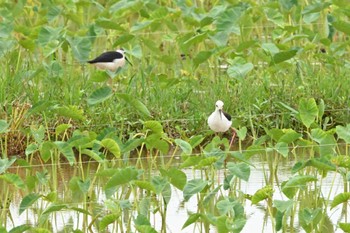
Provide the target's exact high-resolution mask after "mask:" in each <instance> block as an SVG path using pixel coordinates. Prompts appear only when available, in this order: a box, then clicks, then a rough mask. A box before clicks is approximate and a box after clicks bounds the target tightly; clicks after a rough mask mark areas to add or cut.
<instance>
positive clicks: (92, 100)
mask: <svg viewBox="0 0 350 233" xmlns="http://www.w3.org/2000/svg"><path fill="white" fill-rule="evenodd" d="M112 95H113V91H112V89H111V88H110V87H101V88H99V89H97V90H95V91H94V92H93V93H92V94H91V95H90V96H89V97H88V98H87V103H88V104H89V105H95V104H99V103H102V102H104V101H105V100H107V99H109V98H110V97H111V96H112Z"/></svg>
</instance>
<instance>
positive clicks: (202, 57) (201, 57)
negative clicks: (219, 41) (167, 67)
mask: <svg viewBox="0 0 350 233" xmlns="http://www.w3.org/2000/svg"><path fill="white" fill-rule="evenodd" d="M212 54H213V52H212V51H200V52H199V53H198V54H197V55H196V56H195V57H194V59H193V64H194V66H195V67H198V66H199V65H200V64H202V63H203V62H205V61H206V60H208V59H209V57H210V56H211V55H212Z"/></svg>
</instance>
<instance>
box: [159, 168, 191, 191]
mask: <svg viewBox="0 0 350 233" xmlns="http://www.w3.org/2000/svg"><path fill="white" fill-rule="evenodd" d="M160 171H161V173H162V175H163V176H164V175H165V176H167V177H168V178H169V182H170V183H171V184H172V185H174V186H175V187H176V188H178V189H179V190H183V189H184V187H185V185H186V183H187V176H186V173H185V172H183V171H181V170H179V169H177V168H174V167H172V168H170V169H168V170H164V169H161V170H160Z"/></svg>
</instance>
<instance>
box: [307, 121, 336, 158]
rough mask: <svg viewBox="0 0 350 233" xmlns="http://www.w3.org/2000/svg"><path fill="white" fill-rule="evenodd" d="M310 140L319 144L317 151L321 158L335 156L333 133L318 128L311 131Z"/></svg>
mask: <svg viewBox="0 0 350 233" xmlns="http://www.w3.org/2000/svg"><path fill="white" fill-rule="evenodd" d="M311 138H312V139H313V140H314V141H316V142H317V143H319V151H320V154H321V156H329V155H333V154H336V152H335V148H336V146H337V144H336V143H337V142H336V140H335V138H334V136H333V131H328V132H326V131H323V130H322V129H320V128H316V129H312V130H311Z"/></svg>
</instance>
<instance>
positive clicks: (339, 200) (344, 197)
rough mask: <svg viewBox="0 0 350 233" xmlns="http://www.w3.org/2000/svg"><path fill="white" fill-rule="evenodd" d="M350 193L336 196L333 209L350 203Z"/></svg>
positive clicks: (332, 205)
mask: <svg viewBox="0 0 350 233" xmlns="http://www.w3.org/2000/svg"><path fill="white" fill-rule="evenodd" d="M349 199H350V192H345V193H340V194H338V195H336V196H335V197H334V199H333V201H332V203H331V209H333V208H334V207H336V206H338V205H340V204H344V203H347V202H349Z"/></svg>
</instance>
